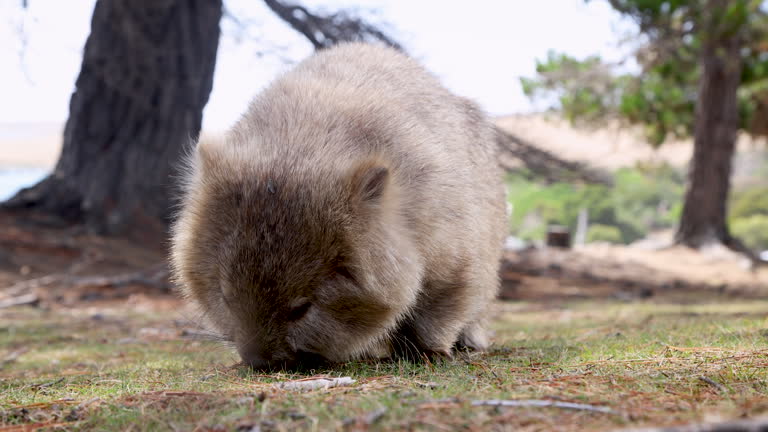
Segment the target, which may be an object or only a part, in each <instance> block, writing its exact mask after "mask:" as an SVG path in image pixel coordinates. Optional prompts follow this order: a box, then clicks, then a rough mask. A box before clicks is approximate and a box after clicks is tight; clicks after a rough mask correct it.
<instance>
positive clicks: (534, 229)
mask: <svg viewBox="0 0 768 432" xmlns="http://www.w3.org/2000/svg"><path fill="white" fill-rule="evenodd" d="M683 183H684V179H683V176H682V174H681V173H680V172H678V171H676V170H675V169H673V168H672V167H669V166H667V165H660V166H657V165H646V166H643V165H640V166H638V167H636V168H631V169H630V168H625V169H621V170H619V171H617V172H616V174H615V177H614V181H613V186H612V187H607V186H602V185H571V184H565V183H557V184H553V185H549V186H545V185H541V184H537V183H532V182H530V181H528V180H526V179H524V178H522V177H519V176H518V177H515V176H510V177H509V179H508V184H509V200H510V202H511V204H512V209H513V210H512V218H511V220H510V224H511V228H512V232H513V233H514V234H515V235H517V236H519V237H522V238H524V239H526V240H541V239H543V238H544V233H545V231H546V227H547V225H550V224H557V225H563V226H567V227H569V228H571V229H572V230H575V228H576V224H577V220H578V215H579V212H580V211H581V209H586V210H587V211H588V215H589V223H590V225H602V226H604V227H611V228H613V229H615V230H616V231H617V232H618V233H619V236H618V239H616V238H615V237H611V239H612V240H616V242H619V243H630V242H633V241H635V240H638V239H640V238H642V237H643V236H644V235H645V234H646V233H648V232H649V231H650V230H652V229H659V228H670V227H672V226H674V224H675V221H676V220H677V218H676V216H678V215H679V208H680V205H679V203H680V202H681V201H682V196H683ZM673 212H678V213H677V214H675V213H673ZM606 241H607V240H606Z"/></svg>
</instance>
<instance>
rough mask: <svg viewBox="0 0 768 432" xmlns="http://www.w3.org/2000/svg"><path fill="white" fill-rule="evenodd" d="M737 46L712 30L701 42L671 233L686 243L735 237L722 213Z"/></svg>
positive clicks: (734, 119)
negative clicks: (683, 187)
mask: <svg viewBox="0 0 768 432" xmlns="http://www.w3.org/2000/svg"><path fill="white" fill-rule="evenodd" d="M720 10H722V9H720ZM740 50H741V40H740V37H739V36H738V34H734V35H731V36H725V37H717V36H715V35H712V37H710V38H707V40H705V41H704V46H703V47H702V54H701V60H702V74H701V78H700V83H699V95H698V101H697V106H696V125H695V131H694V150H693V160H692V166H691V172H690V175H689V182H688V190H687V191H686V195H685V202H684V206H683V214H682V217H681V219H680V225H679V227H678V230H677V234H676V240H677V242H678V243H680V244H683V245H686V246H690V247H694V248H700V247H702V246H706V245H708V244H712V243H720V244H725V245H728V246H731V245H733V244H734V243H735V242H734V240H733V239H732V238H731V235H730V233H729V231H728V224H727V219H726V216H727V202H728V192H729V189H730V177H731V159H732V157H733V153H734V149H735V146H736V138H737V131H738V127H739V117H738V115H739V109H738V97H737V90H738V88H739V83H740V81H741V70H742V61H741V53H740Z"/></svg>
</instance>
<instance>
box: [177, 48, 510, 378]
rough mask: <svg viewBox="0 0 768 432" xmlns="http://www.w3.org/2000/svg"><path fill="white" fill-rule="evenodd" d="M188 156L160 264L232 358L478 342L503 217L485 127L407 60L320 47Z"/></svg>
mask: <svg viewBox="0 0 768 432" xmlns="http://www.w3.org/2000/svg"><path fill="white" fill-rule="evenodd" d="M189 159H190V160H189V166H188V173H187V177H186V182H185V185H184V189H185V193H184V196H183V199H182V202H181V207H180V212H179V215H178V219H177V221H176V223H175V225H174V227H173V240H172V241H173V251H172V263H173V269H174V273H175V277H176V279H177V281H178V283H179V284H180V286H181V290H182V292H183V293H184V294H185V295H186V296H187V297H188V298H189V299H190V301H191V302H192V303H193V304H195V305H196V306H198V307H199V309H200V310H201V311H202V312H203V314H204V316H205V317H206V318H207V320H208V321H209V323H210V324H211V325H213V326H214V328H215V329H217V330H218V331H219V332H221V333H222V335H223V336H224V337H226V338H228V339H230V340H232V341H233V342H234V344H235V346H236V347H237V349H238V351H239V353H240V355H241V357H242V358H243V360H244V362H246V363H248V364H250V365H252V366H254V367H257V368H266V367H276V366H277V367H292V366H295V365H296V363H297V362H301V361H302V360H304V359H309V358H323V359H326V360H330V361H346V360H349V359H353V358H358V357H361V356H368V355H376V356H381V355H389V354H395V353H398V352H399V353H406V354H409V353H410V354H416V355H421V354H422V353H427V354H446V355H448V354H450V352H451V349H452V348H453V347H454V346H465V347H468V348H472V349H478V350H482V349H484V348H486V347H487V345H488V341H487V337H486V334H485V328H484V318H485V317H486V316H487V315H488V307H489V304H490V302H491V300H492V299H493V298H494V295H495V294H496V291H497V287H498V266H499V260H500V255H501V250H502V240H503V237H504V234H505V227H506V219H505V196H504V189H503V185H502V172H501V169H500V167H499V166H498V163H497V159H496V144H495V141H494V131H493V128H492V126H491V124H490V123H489V121H488V120H487V119H486V117H485V116H484V115H483V114H482V113H481V111H480V110H479V109H478V108H477V107H476V106H475V105H474V104H473V103H471V102H469V101H468V100H466V99H463V98H460V97H457V96H455V95H453V94H451V93H449V92H448V91H447V90H446V89H445V88H444V87H443V86H442V85H441V84H440V83H439V82H438V80H437V79H435V78H434V77H433V76H432V75H430V74H429V73H428V72H426V71H425V70H424V69H423V68H422V67H421V66H420V65H419V64H417V63H416V62H415V61H414V60H412V59H410V58H408V57H407V56H405V55H403V54H401V53H399V52H396V51H394V50H392V49H390V48H385V47H380V46H373V45H365V44H357V43H355V44H345V45H341V46H338V47H335V48H331V49H327V50H323V51H321V52H319V53H317V54H315V55H314V56H312V57H310V58H309V59H307V60H305V61H304V62H302V63H300V64H299V65H298V66H297V67H295V68H294V69H293V70H292V71H290V72H288V73H286V74H285V75H283V76H282V77H280V78H279V79H277V80H276V81H275V82H273V83H272V84H271V85H270V86H269V87H268V88H266V89H265V90H264V91H263V92H262V93H261V94H260V95H258V96H257V97H256V98H255V99H254V101H253V102H252V103H251V105H250V107H249V108H248V111H247V112H246V113H245V115H244V116H243V117H242V118H241V119H240V120H239V121H238V122H237V123H236V124H235V125H234V126H233V127H232V128H231V130H229V131H228V132H227V133H226V135H224V136H223V137H222V138H221V139H213V140H203V141H201V142H200V143H198V145H197V147H196V149H195V151H194V153H193V154H192V155H191V157H190V158H189Z"/></svg>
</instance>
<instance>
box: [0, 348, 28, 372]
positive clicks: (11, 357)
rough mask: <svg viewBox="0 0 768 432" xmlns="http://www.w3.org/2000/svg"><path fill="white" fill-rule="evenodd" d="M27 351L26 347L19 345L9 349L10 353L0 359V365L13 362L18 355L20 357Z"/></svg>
mask: <svg viewBox="0 0 768 432" xmlns="http://www.w3.org/2000/svg"><path fill="white" fill-rule="evenodd" d="M28 351H29V348H28V347H21V348H19V349H17V350H15V351H11V352H10V353H8V355H7V356H5V358H4V359H3V360H2V361H0V367H3V366H5V365H7V364H8V363H13V362H15V361H16V360H17V359H18V358H19V357H21V356H22V355H23V354H25V353H26V352H28Z"/></svg>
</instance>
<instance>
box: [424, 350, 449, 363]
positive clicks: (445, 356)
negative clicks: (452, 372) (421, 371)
mask: <svg viewBox="0 0 768 432" xmlns="http://www.w3.org/2000/svg"><path fill="white" fill-rule="evenodd" d="M422 355H423V356H424V359H426V360H429V361H431V362H432V361H435V360H453V352H452V351H451V350H430V349H428V350H424V351H423V352H422Z"/></svg>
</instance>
